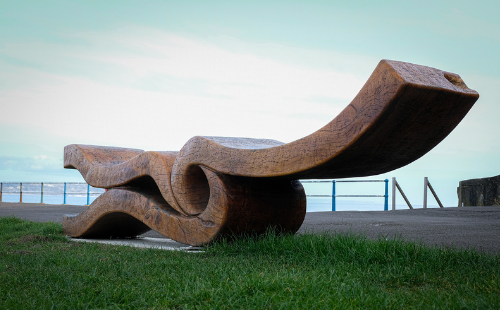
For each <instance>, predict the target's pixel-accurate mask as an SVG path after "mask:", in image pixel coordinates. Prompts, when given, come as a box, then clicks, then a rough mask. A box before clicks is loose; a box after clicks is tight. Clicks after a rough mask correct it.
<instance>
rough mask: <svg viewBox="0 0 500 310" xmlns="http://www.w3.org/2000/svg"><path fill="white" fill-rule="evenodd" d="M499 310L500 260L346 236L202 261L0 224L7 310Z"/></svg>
mask: <svg viewBox="0 0 500 310" xmlns="http://www.w3.org/2000/svg"><path fill="white" fill-rule="evenodd" d="M33 308H36V309H87V308H89V309H351V308H368V309H386V308H396V309H402V308H405V309H406V308H420V309H429V308H437V309H450V308H453V309H458V308H460V309H469V308H471V309H499V308H500V256H499V255H496V256H493V255H488V254H483V253H477V252H475V251H472V250H456V249H440V248H431V247H427V246H424V245H421V244H415V243H408V242H404V241H401V240H389V241H386V240H378V241H372V240H368V239H366V238H364V237H362V236H355V235H346V234H337V235H335V234H319V235H318V234H301V235H295V236H291V235H287V236H279V235H276V234H274V233H273V232H272V231H271V232H269V233H267V234H266V235H265V236H262V237H259V238H246V239H239V240H236V241H233V242H224V241H222V242H220V243H218V244H214V245H212V246H210V247H207V248H206V250H205V251H204V252H203V253H185V252H174V251H164V250H156V249H138V248H129V247H122V246H111V245H102V244H87V243H77V242H70V241H68V240H67V239H66V237H65V236H64V235H63V233H62V227H61V225H60V224H54V223H34V222H29V221H24V220H19V219H16V218H13V217H8V218H0V309H33Z"/></svg>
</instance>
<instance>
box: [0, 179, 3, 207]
mask: <svg viewBox="0 0 500 310" xmlns="http://www.w3.org/2000/svg"><path fill="white" fill-rule="evenodd" d="M2 195H3V182H0V202H2Z"/></svg>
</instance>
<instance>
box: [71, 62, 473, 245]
mask: <svg viewBox="0 0 500 310" xmlns="http://www.w3.org/2000/svg"><path fill="white" fill-rule="evenodd" d="M478 98H479V94H478V93H477V92H476V91H474V90H471V89H469V88H468V87H467V86H466V85H465V83H464V82H463V81H462V79H461V78H460V76H459V75H457V74H454V73H449V72H445V71H441V70H438V69H434V68H430V67H424V66H419V65H414V64H410V63H404V62H398V61H391V60H382V61H381V62H380V63H379V64H378V66H377V67H376V69H375V71H374V72H373V73H372V75H371V76H370V78H369V79H368V81H367V82H366V84H365V85H364V86H363V88H362V89H361V91H360V92H359V93H358V95H357V96H356V97H355V98H354V100H353V101H352V102H351V103H350V104H349V105H348V106H347V107H346V108H345V109H344V110H343V111H342V112H341V113H340V114H339V115H338V116H337V117H336V118H335V119H333V120H332V121H331V122H330V123H329V124H327V125H326V126H324V127H323V128H321V129H320V130H318V131H316V132H315V133H313V134H311V135H309V136H307V137H304V138H302V139H299V140H296V141H294V142H291V143H287V144H284V143H281V142H279V141H275V140H266V139H249V138H225V137H193V138H192V139H190V140H189V141H188V142H187V143H186V144H185V145H184V146H183V147H182V149H181V150H180V151H179V152H152V151H148V152H145V151H142V150H137V149H125V148H114V147H102V146H89V145H76V144H73V145H68V146H66V147H65V149H64V167H65V168H72V169H78V170H79V171H80V173H81V174H82V176H83V177H84V179H85V180H86V181H87V182H88V183H89V184H90V185H92V186H95V187H101V188H107V189H109V190H108V191H107V192H106V193H104V194H102V195H101V196H99V197H98V198H97V199H96V200H95V201H94V202H93V203H92V204H91V205H90V206H89V207H88V208H87V209H86V210H85V211H84V212H82V213H81V214H79V215H75V216H65V217H64V220H63V226H64V230H65V232H66V234H68V235H70V236H73V237H94V238H109V237H134V236H136V235H139V234H141V233H143V232H146V231H148V230H150V229H154V230H156V231H158V232H160V233H161V234H163V235H165V236H167V237H169V238H171V239H173V240H176V241H179V242H182V243H186V244H190V245H202V244H207V243H210V242H211V241H213V240H215V239H216V238H218V237H220V236H227V235H233V234H236V235H237V234H242V233H257V234H258V233H262V232H264V231H265V230H266V229H267V228H268V227H270V226H274V227H279V229H281V230H282V231H284V232H292V233H294V232H296V231H297V230H298V229H299V227H300V226H301V224H302V222H303V220H304V216H305V212H306V195H305V193H304V189H303V187H302V185H301V183H300V182H299V181H298V180H299V179H312V178H314V179H324V178H346V177H361V176H369V175H375V174H380V173H384V172H388V171H391V170H393V169H396V168H399V167H402V166H405V165H407V164H409V163H411V162H413V161H414V160H416V159H418V158H420V157H421V156H423V155H424V154H425V153H427V152H428V151H430V150H431V149H432V148H433V147H435V146H436V145H437V144H438V143H439V142H441V141H442V140H443V139H444V138H445V137H446V136H447V135H448V134H449V133H450V132H451V131H452V130H453V129H454V128H455V126H457V125H458V123H459V122H460V121H461V120H462V119H463V118H464V117H465V115H466V114H467V112H468V111H469V109H470V108H471V107H472V106H473V104H474V103H475V102H476V100H477V99H478Z"/></svg>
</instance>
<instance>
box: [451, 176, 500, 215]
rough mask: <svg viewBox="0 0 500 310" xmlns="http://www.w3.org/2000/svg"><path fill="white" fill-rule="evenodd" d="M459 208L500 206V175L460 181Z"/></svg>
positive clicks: (458, 189)
mask: <svg viewBox="0 0 500 310" xmlns="http://www.w3.org/2000/svg"><path fill="white" fill-rule="evenodd" d="M457 194H458V206H459V207H460V206H463V207H469V206H500V175H497V176H495V177H491V178H482V179H471V180H465V181H460V182H459V185H458V187H457Z"/></svg>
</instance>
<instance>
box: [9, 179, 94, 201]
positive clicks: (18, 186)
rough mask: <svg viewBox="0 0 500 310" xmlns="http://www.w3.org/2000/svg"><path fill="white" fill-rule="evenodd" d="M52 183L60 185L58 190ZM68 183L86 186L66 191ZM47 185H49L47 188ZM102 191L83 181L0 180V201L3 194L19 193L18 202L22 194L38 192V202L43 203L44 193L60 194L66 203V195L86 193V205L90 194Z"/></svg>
mask: <svg viewBox="0 0 500 310" xmlns="http://www.w3.org/2000/svg"><path fill="white" fill-rule="evenodd" d="M30 185H31V186H30ZM35 185H39V187H38V188H39V190H35V188H36V186H35ZM54 185H60V186H62V188H61V189H60V190H58V188H54ZM68 185H70V186H71V185H84V186H86V191H68ZM26 186H29V189H28V190H26ZM47 186H49V188H47ZM50 187H52V188H50ZM91 189H92V191H91ZM95 190H97V191H95ZM103 192H104V189H101V188H96V187H93V186H90V185H89V184H87V183H83V182H0V202H1V201H3V195H4V194H19V202H23V195H33V194H39V195H40V203H44V201H43V198H44V194H45V195H46V194H49V195H57V196H60V195H62V196H63V204H66V198H67V197H68V196H74V195H86V196H87V205H89V204H90V197H91V196H98V195H100V194H102V193H103Z"/></svg>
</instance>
